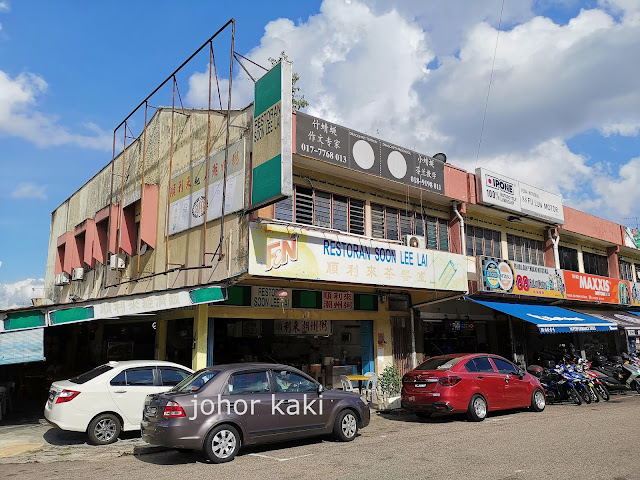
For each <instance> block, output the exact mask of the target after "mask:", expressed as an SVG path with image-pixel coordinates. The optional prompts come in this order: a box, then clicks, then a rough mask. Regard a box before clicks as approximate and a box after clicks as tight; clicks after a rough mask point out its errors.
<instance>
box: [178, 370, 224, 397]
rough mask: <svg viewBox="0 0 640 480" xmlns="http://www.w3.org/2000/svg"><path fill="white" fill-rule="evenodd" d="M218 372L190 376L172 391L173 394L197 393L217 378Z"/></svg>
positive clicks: (198, 373)
mask: <svg viewBox="0 0 640 480" xmlns="http://www.w3.org/2000/svg"><path fill="white" fill-rule="evenodd" d="M218 373H219V372H218V371H213V372H211V371H204V372H196V373H192V374H191V375H189V376H188V377H187V378H185V379H184V380H182V381H181V382H180V383H179V384H177V385H176V386H175V387H173V388H172V389H171V391H172V392H185V393H186V392H191V393H193V392H197V391H198V390H200V389H201V388H202V387H204V386H205V385H206V384H207V383H208V382H209V381H210V380H211V379H212V378H213V377H215V376H216V375H217V374H218Z"/></svg>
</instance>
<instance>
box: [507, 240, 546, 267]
mask: <svg viewBox="0 0 640 480" xmlns="http://www.w3.org/2000/svg"><path fill="white" fill-rule="evenodd" d="M507 253H508V258H509V260H515V261H518V262H524V263H531V264H533V265H544V243H543V242H542V241H540V240H533V239H531V238H525V237H518V236H516V235H510V234H508V235H507Z"/></svg>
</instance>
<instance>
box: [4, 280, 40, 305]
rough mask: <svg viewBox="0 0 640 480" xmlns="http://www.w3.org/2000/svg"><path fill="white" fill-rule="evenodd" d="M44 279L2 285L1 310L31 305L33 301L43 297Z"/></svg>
mask: <svg viewBox="0 0 640 480" xmlns="http://www.w3.org/2000/svg"><path fill="white" fill-rule="evenodd" d="M43 291H44V278H27V279H25V280H19V281H17V282H15V283H0V309H7V308H15V307H21V306H28V305H31V299H32V298H34V297H41V296H42V295H43Z"/></svg>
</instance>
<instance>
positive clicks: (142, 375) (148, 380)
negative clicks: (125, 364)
mask: <svg viewBox="0 0 640 480" xmlns="http://www.w3.org/2000/svg"><path fill="white" fill-rule="evenodd" d="M153 370H154V369H153V368H135V369H134V368H130V369H129V370H125V372H124V373H125V375H126V376H127V386H134V387H135V386H150V385H153Z"/></svg>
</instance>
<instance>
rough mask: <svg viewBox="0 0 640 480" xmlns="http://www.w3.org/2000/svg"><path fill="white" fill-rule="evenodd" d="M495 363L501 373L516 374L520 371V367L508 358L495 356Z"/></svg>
mask: <svg viewBox="0 0 640 480" xmlns="http://www.w3.org/2000/svg"><path fill="white" fill-rule="evenodd" d="M492 360H493V363H495V364H496V368H497V369H498V371H499V372H500V373H508V374H513V375H515V374H516V373H518V368H517V367H516V366H515V365H514V364H513V363H511V362H507V361H506V360H502V359H500V358H493V359H492Z"/></svg>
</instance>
